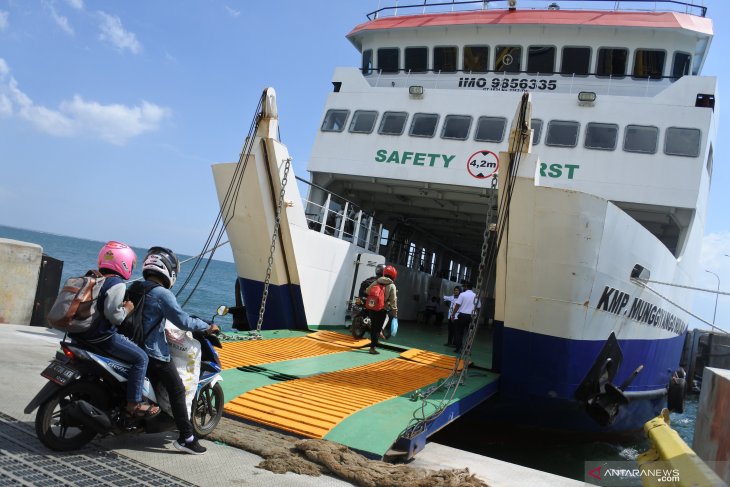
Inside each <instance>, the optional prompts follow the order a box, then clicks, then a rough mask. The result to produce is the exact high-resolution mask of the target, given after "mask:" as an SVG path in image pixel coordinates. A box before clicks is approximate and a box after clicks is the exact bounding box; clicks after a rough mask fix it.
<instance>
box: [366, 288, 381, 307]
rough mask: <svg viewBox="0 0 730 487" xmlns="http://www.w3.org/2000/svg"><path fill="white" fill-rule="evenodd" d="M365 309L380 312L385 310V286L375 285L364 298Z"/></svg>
mask: <svg viewBox="0 0 730 487" xmlns="http://www.w3.org/2000/svg"><path fill="white" fill-rule="evenodd" d="M365 308H366V309H369V310H370V311H380V310H382V309H383V308H385V286H383V285H382V284H378V283H375V284H374V285H373V286H372V287H371V288H370V292H368V297H367V298H365Z"/></svg>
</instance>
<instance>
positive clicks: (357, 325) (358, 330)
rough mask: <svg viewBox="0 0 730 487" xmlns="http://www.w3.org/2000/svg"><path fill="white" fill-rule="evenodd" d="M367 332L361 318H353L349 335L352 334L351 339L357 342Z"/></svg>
mask: <svg viewBox="0 0 730 487" xmlns="http://www.w3.org/2000/svg"><path fill="white" fill-rule="evenodd" d="M367 330H368V328H367V326H365V323H364V320H363V317H362V316H355V318H354V319H353V320H352V326H350V333H352V337H353V338H356V339H358V340H359V339H360V338H362V337H363V336H364V335H365V332H366V331H367Z"/></svg>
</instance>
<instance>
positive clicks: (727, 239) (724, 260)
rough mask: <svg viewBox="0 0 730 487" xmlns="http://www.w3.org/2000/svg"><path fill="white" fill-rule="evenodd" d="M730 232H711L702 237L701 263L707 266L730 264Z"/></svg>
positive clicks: (716, 266)
mask: <svg viewBox="0 0 730 487" xmlns="http://www.w3.org/2000/svg"><path fill="white" fill-rule="evenodd" d="M726 255H730V232H720V233H710V234H708V235H705V236H704V237H703V238H702V255H701V257H700V263H701V265H702V266H703V267H705V268H709V269H712V268H720V267H725V266H727V265H730V258H728V257H725V256H726Z"/></svg>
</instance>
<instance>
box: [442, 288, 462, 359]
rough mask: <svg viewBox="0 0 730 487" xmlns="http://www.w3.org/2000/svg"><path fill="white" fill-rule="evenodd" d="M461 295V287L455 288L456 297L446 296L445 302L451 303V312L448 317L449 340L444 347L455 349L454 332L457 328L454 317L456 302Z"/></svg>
mask: <svg viewBox="0 0 730 487" xmlns="http://www.w3.org/2000/svg"><path fill="white" fill-rule="evenodd" d="M459 293H461V287H459V286H455V287H454V295H453V296H444V301H445V302H447V303H449V312H448V315H447V322H446V324H447V325H448V333H449V334H448V338H447V340H446V343H444V346H447V347H448V346H451V347H455V346H456V342H455V341H454V331H455V328H454V327H455V326H456V317H455V316H454V302H455V301H456V298H458V297H459Z"/></svg>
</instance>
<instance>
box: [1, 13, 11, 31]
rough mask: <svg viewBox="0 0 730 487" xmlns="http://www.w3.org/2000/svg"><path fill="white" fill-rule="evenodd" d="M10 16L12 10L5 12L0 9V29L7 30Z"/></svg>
mask: <svg viewBox="0 0 730 487" xmlns="http://www.w3.org/2000/svg"><path fill="white" fill-rule="evenodd" d="M9 16H10V12H5V11H3V10H0V30H5V29H7V28H8V25H9V24H8V17H9Z"/></svg>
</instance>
